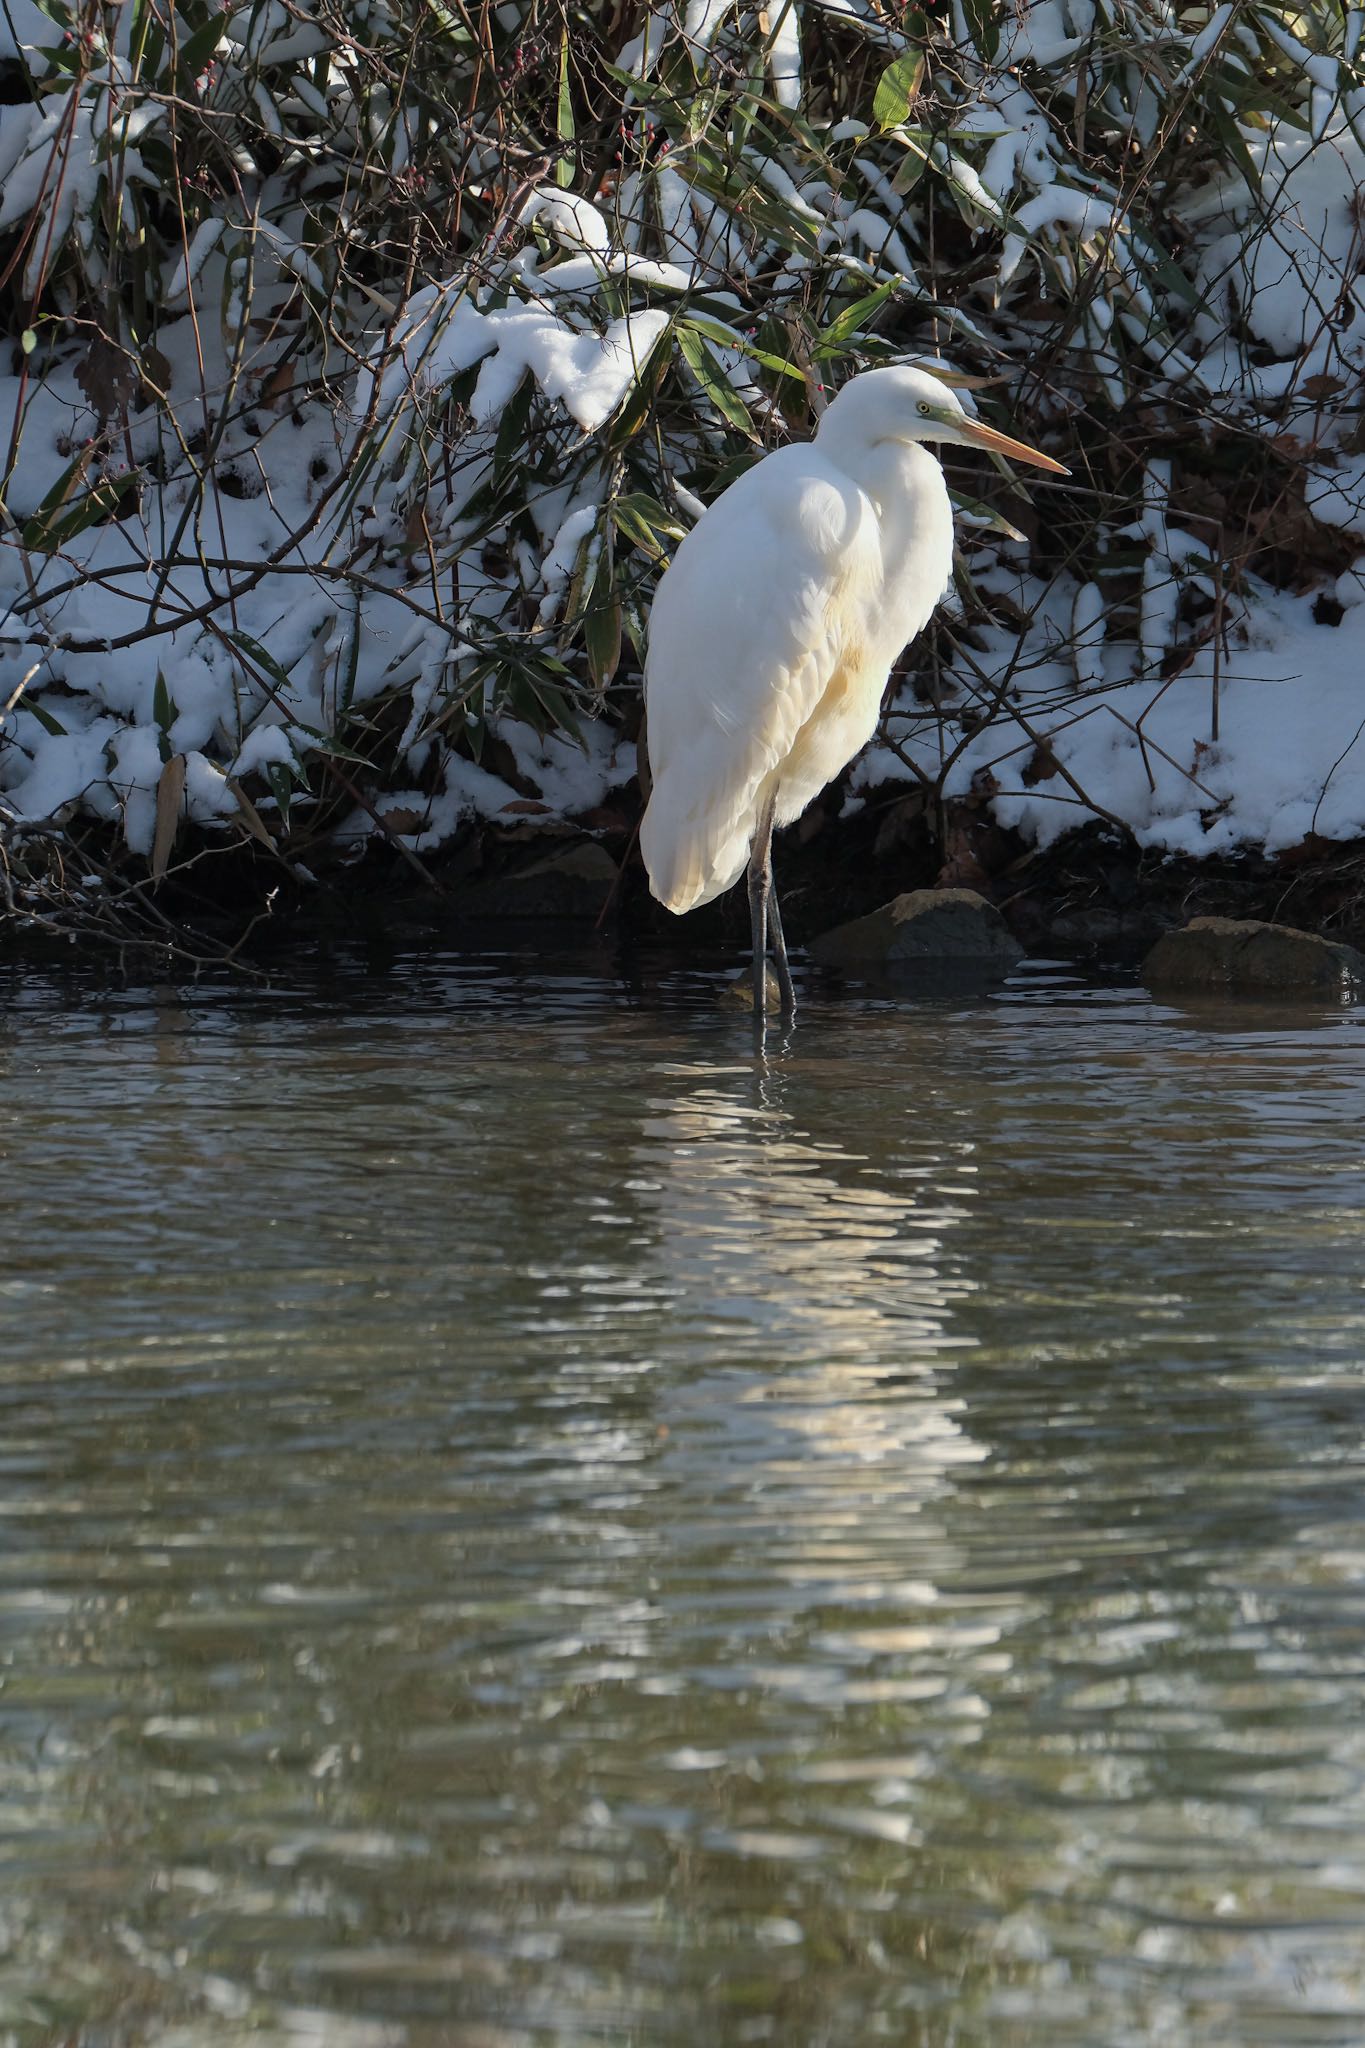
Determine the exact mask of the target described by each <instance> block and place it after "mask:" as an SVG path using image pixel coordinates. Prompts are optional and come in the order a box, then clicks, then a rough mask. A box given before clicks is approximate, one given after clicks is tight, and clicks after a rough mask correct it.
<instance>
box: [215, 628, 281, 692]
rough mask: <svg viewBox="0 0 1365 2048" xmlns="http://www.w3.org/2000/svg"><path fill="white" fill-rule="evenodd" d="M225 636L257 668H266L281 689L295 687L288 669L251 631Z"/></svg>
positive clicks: (266, 671) (273, 681)
mask: <svg viewBox="0 0 1365 2048" xmlns="http://www.w3.org/2000/svg"><path fill="white" fill-rule="evenodd" d="M223 637H224V638H225V639H226V640H228V641H229V642H230V643H231V645H232V646H234V647H235V648H236V649H237V651H238V653H239V654H244V655H245V656H246V658H247V660H248V661H250V662H252V663H253V664H254V665H255V666H256V667H257V668H261V669H264V670H265V673H266V674H267V675H268V676H269V678H270V680H271V682H272V683H275V684H277V685H278V686H279V688H280V689H282V690H290V689H292V688H293V684H292V683H291V682H290V679H289V671H288V669H287V668H281V666H280V664H279V662H278V661H276V659H275V657H274V655H273V654H272V653H271V652H270V650H269V648H267V647H262V645H261V643H260V641H259V640H253V639H252V637H251V635H250V633H243V632H241V631H237V632H231V633H226V634H224V636H223Z"/></svg>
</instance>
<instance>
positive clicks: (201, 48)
mask: <svg viewBox="0 0 1365 2048" xmlns="http://www.w3.org/2000/svg"><path fill="white" fill-rule="evenodd" d="M231 19H232V16H231V14H230V13H229V12H226V11H225V12H223V13H221V14H214V15H211V16H210V18H209V19H208V21H206V22H205V23H204V26H203V27H202V28H197V29H196V30H195V32H194V34H193V35H192V36H187V37H186V39H185V41H184V42H183V43H182V44H181V45H180V48H179V49H178V50H177V52H176V57H177V60H178V62H179V65H180V68H181V70H182V71H183V72H185V73H186V75H187V76H188V77H190V78H197V77H198V76H199V74H200V72H201V71H202V70H203V68H204V66H205V65H206V64H207V63H208V61H209V58H210V57H211V56H212V55H213V53H214V51H215V50H216V49H217V47H218V45H219V43H221V42H222V40H223V35H224V32H225V31H226V29H227V25H228V23H229V21H230V20H231Z"/></svg>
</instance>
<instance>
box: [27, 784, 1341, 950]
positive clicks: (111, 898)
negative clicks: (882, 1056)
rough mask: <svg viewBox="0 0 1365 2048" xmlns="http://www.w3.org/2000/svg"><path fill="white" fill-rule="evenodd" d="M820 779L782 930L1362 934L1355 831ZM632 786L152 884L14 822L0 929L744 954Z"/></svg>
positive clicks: (163, 944) (109, 848)
mask: <svg viewBox="0 0 1365 2048" xmlns="http://www.w3.org/2000/svg"><path fill="white" fill-rule="evenodd" d="M839 804H840V799H839V798H838V797H837V796H835V795H830V796H828V797H827V798H826V799H825V800H823V801H822V802H821V803H817V804H816V805H815V806H813V807H812V809H811V811H810V812H808V813H807V815H806V816H805V817H804V818H803V819H801V820H800V821H799V823H798V824H797V825H795V826H794V827H792V828H791V829H790V830H789V831H787V832H786V833H784V834H782V835H780V838H779V840H778V844H777V853H776V873H777V880H778V886H779V889H780V893H781V899H782V904H783V910H784V916H785V918H786V922H787V928H788V932H789V935H790V937H791V940H792V943H793V946H794V947H795V948H797V949H798V950H799V949H801V948H804V947H805V946H806V945H808V944H809V943H810V942H811V941H812V940H815V939H818V938H819V937H820V936H821V935H822V934H823V933H826V932H828V931H830V930H832V929H833V928H835V927H837V926H838V925H841V924H843V923H845V922H847V921H848V920H850V919H852V918H855V917H860V916H862V915H864V914H865V913H866V912H868V911H870V910H873V909H876V908H877V907H878V906H879V905H881V904H883V903H885V902H887V901H889V900H890V899H891V898H893V897H895V896H898V895H901V894H903V893H905V892H907V891H910V890H917V889H932V888H970V889H973V890H976V891H978V892H979V893H980V894H981V895H982V896H984V897H985V898H987V900H988V901H990V902H992V903H994V904H995V905H996V907H997V908H998V909H999V910H1000V912H1001V915H1002V916H1003V917H1004V919H1005V921H1006V923H1007V924H1008V926H1009V928H1010V930H1011V931H1012V932H1013V934H1014V936H1015V937H1016V938H1017V939H1018V941H1019V943H1020V944H1021V946H1022V947H1023V948H1024V950H1025V952H1026V953H1027V954H1029V955H1031V956H1033V957H1035V958H1050V959H1063V960H1072V961H1075V962H1077V963H1079V964H1085V965H1093V966H1100V967H1106V968H1108V967H1112V968H1116V969H1127V968H1132V967H1135V966H1137V965H1138V964H1139V963H1140V962H1141V960H1142V959H1143V958H1144V957H1145V955H1146V954H1147V952H1148V951H1149V950H1150V948H1151V947H1152V946H1153V945H1154V944H1155V943H1156V941H1157V939H1159V938H1160V937H1161V935H1162V933H1163V932H1166V931H1169V930H1171V929H1173V928H1176V927H1179V926H1181V925H1183V924H1185V923H1186V922H1187V921H1188V920H1189V919H1190V918H1192V917H1205V916H1222V917H1235V918H1260V919H1267V920H1271V921H1274V922H1277V923H1283V924H1289V925H1293V926H1296V927H1298V928H1300V929H1302V930H1305V931H1313V932H1320V933H1323V934H1324V935H1326V936H1328V937H1331V938H1334V939H1341V940H1345V941H1347V942H1348V943H1351V944H1354V945H1356V946H1360V947H1365V840H1353V841H1344V842H1341V841H1331V842H1329V841H1326V840H1322V841H1311V840H1310V841H1309V842H1306V843H1305V844H1302V845H1299V846H1296V847H1294V848H1293V849H1292V850H1290V851H1288V852H1282V853H1280V854H1278V855H1274V856H1271V855H1266V854H1264V853H1257V852H1250V851H1246V852H1242V853H1239V854H1237V855H1234V856H1226V855H1225V856H1222V857H1210V858H1207V859H1204V860H1197V859H1193V858H1191V857H1189V856H1183V855H1171V854H1161V853H1157V852H1154V851H1152V850H1151V849H1149V848H1143V847H1142V846H1140V845H1139V844H1138V843H1137V841H1136V840H1135V839H1134V838H1133V837H1132V836H1131V835H1126V834H1121V833H1118V832H1116V831H1114V830H1113V829H1112V828H1111V827H1109V826H1107V825H1104V824H1101V823H1098V822H1096V823H1094V824H1091V825H1089V826H1087V827H1084V828H1082V829H1081V830H1079V831H1077V832H1074V833H1071V834H1069V835H1068V836H1067V837H1065V838H1063V839H1059V840H1056V841H1054V842H1053V843H1052V844H1051V845H1049V846H1046V847H1038V846H1029V845H1027V844H1026V843H1025V842H1024V841H1023V840H1022V838H1021V837H1020V835H1019V834H1018V833H1016V832H1013V831H1010V830H1007V829H1005V828H1004V827H1002V826H1000V825H999V824H997V823H996V822H994V820H993V819H992V817H991V815H990V813H989V810H988V808H987V807H986V806H985V805H984V804H981V805H978V804H973V803H970V802H969V803H954V804H949V805H947V806H943V807H935V806H932V805H930V804H928V803H926V801H925V800H924V798H923V797H922V796H921V794H920V793H919V792H918V791H911V792H910V793H908V794H907V793H906V792H905V790H904V788H903V787H901V788H896V787H894V786H893V787H888V788H884V789H881V790H878V791H873V792H871V793H870V794H869V796H868V797H867V799H866V800H865V801H864V802H863V804H862V805H861V807H860V808H858V809H857V810H856V811H854V812H853V813H852V814H851V815H841V814H840V810H839ZM638 812H639V795H638V789H637V787H636V786H635V785H633V784H632V785H631V786H629V787H628V788H626V789H625V790H622V791H620V792H617V793H615V800H614V801H613V802H612V803H611V804H610V805H608V806H601V807H598V808H597V809H596V810H594V811H593V812H592V813H591V814H590V815H589V816H588V817H587V818H580V819H573V818H544V817H534V818H533V817H522V818H519V819H517V820H516V822H506V823H499V822H490V821H487V820H477V821H472V822H471V823H470V825H469V826H468V827H467V828H465V829H464V830H462V831H461V832H460V833H459V834H457V835H456V837H455V838H454V839H453V840H452V841H450V842H449V843H448V844H447V845H446V846H444V847H442V848H440V849H438V850H437V851H436V852H435V853H433V854H429V855H426V856H424V857H421V858H420V859H419V858H417V857H415V856H414V855H413V854H412V853H411V852H410V851H409V850H408V849H406V848H404V847H402V846H401V844H399V843H397V842H395V841H393V840H388V839H385V838H384V837H382V836H379V835H376V836H374V837H372V838H371V839H370V840H368V841H367V842H365V843H364V844H363V846H361V847H359V848H357V847H355V846H351V847H349V848H347V849H345V851H344V855H343V853H342V852H341V851H340V850H338V851H337V852H336V853H335V854H334V856H333V858H332V859H330V860H329V859H327V858H326V857H325V856H326V851H327V850H326V849H325V848H322V847H319V846H318V845H316V844H315V845H313V846H312V847H310V849H309V861H308V863H306V864H305V863H304V862H302V861H295V862H291V861H290V860H289V858H288V855H287V853H285V852H284V851H282V850H281V851H279V852H276V853H273V854H271V855H270V856H267V854H266V852H265V850H264V849H263V848H260V847H257V846H254V845H253V846H251V847H243V846H242V845H240V844H238V845H236V846H233V847H231V848H224V847H222V846H215V845H213V844H212V843H211V842H207V841H205V842H200V843H197V844H194V845H191V846H190V847H189V848H188V849H187V850H186V852H185V853H184V855H183V857H182V858H180V859H179V860H178V861H177V863H176V865H175V866H174V867H173V868H171V869H170V870H169V872H168V873H167V875H166V876H165V877H164V878H163V880H162V881H161V882H160V884H159V885H156V886H153V885H152V884H151V883H150V882H148V881H147V879H146V876H145V871H144V872H142V873H138V872H137V864H135V863H133V862H132V861H131V860H129V859H128V858H127V857H126V854H125V855H124V857H123V858H122V859H120V849H119V848H118V847H116V846H115V845H113V844H111V843H109V842H108V841H106V842H104V843H100V842H99V841H96V840H93V839H92V838H91V837H90V835H88V834H87V835H85V836H84V837H79V838H72V839H71V840H69V841H68V840H63V839H61V838H60V837H57V836H51V837H45V838H36V839H34V838H29V839H24V840H21V841H19V842H18V844H17V846H15V845H11V846H10V848H9V849H8V850H7V863H6V865H7V873H8V900H7V902H5V903H3V904H0V949H3V951H4V952H6V953H8V954H10V955H11V956H12V957H13V956H15V955H20V956H22V955H23V954H26V953H30V952H33V951H34V950H37V951H44V952H45V951H47V950H49V949H50V948H51V947H53V946H54V945H55V946H56V947H57V948H58V949H59V950H60V951H61V952H63V953H64V954H66V955H67V956H68V957H70V956H71V954H72V953H73V950H74V952H75V953H77V954H80V955H83V956H87V957H89V958H91V959H96V958H99V957H102V956H105V957H107V956H110V955H112V956H114V957H116V958H117V959H118V960H120V961H121V962H122V963H123V964H124V965H125V966H128V965H130V964H131V963H132V960H133V957H134V956H136V955H138V954H143V955H148V956H153V955H164V956H166V957H178V958H179V959H180V960H181V961H182V962H183V963H186V964H189V963H197V964H199V965H202V966H206V967H207V966H210V965H215V964H217V965H223V964H227V965H230V966H233V967H241V968H247V969H249V970H251V971H261V970H262V969H263V968H264V969H265V970H266V971H271V970H273V969H278V966H279V963H280V961H281V958H282V956H285V955H288V956H293V957H295V958H299V957H303V956H305V955H307V954H309V953H310V952H312V951H314V950H317V949H323V950H325V949H326V948H327V947H328V946H330V945H331V944H332V943H333V942H334V941H335V940H336V939H338V938H339V937H343V938H344V937H361V938H364V939H367V940H369V941H372V942H373V943H376V944H379V945H381V946H382V945H383V944H384V943H385V941H386V939H389V938H401V937H404V936H417V935H427V936H432V937H445V938H449V939H451V940H453V941H454V942H455V943H456V944H457V945H465V944H467V945H468V947H469V948H470V950H471V951H483V950H487V949H488V948H489V946H490V944H491V945H492V946H493V947H494V949H495V950H507V951H513V952H515V951H521V950H528V951H538V950H544V948H545V947H546V946H547V945H550V946H559V945H562V946H563V947H564V948H565V949H567V950H571V951H579V950H581V949H583V948H584V947H588V948H593V947H595V946H598V945H601V946H609V947H615V946H618V945H619V944H621V943H622V942H625V943H627V944H635V943H641V944H645V945H647V946H648V947H649V948H650V949H651V950H652V951H658V952H661V953H663V954H666V955H667V956H669V957H672V958H676V959H678V960H680V961H686V960H689V959H698V960H701V959H706V958H710V957H716V958H720V957H724V958H730V959H736V960H737V959H739V958H740V957H741V956H742V955H743V954H744V953H745V952H746V951H747V946H748V908H747V902H746V899H745V896H744V891H743V890H742V889H735V890H733V891H731V893H730V894H729V895H728V896H726V897H724V898H722V899H721V900H719V901H718V902H715V903H712V904H708V905H707V906H705V907H704V908H703V909H701V910H697V911H694V912H693V913H691V914H690V915H689V916H688V917H686V918H685V919H679V918H675V917H673V916H671V915H670V914H669V913H668V912H667V911H666V910H664V909H663V908H662V907H661V906H660V905H659V904H658V903H656V902H655V901H654V900H653V898H652V897H651V896H650V894H649V890H648V885H647V881H646V877H645V875H644V871H643V868H642V866H641V864H640V859H639V854H638V850H637V847H636V840H635V835H636V824H637V819H638Z"/></svg>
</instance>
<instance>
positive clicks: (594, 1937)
mask: <svg viewBox="0 0 1365 2048" xmlns="http://www.w3.org/2000/svg"><path fill="white" fill-rule="evenodd" d="M1361 1021H1362V1020H1361V1013H1359V1012H1357V1011H1356V1010H1353V1009H1349V1008H1347V1009H1326V1008H1317V1009H1314V1008H1309V1009H1299V1010H1297V1011H1293V1012H1273V1011H1262V1010H1248V1009H1236V1008H1225V1009H1222V1010H1218V1009H1212V1010H1204V1011H1193V1012H1187V1011H1181V1010H1177V1009H1173V1008H1165V1007H1160V1006H1157V1005H1154V1004H1153V1003H1152V1002H1151V1001H1150V1000H1149V999H1148V998H1147V997H1146V996H1144V995H1143V994H1141V993H1140V992H1139V991H1136V990H1133V989H1128V988H1120V989H1111V990H1105V989H1090V988H1086V987H1084V986H1082V985H1080V984H1079V983H1077V982H1076V981H1075V980H1074V979H1071V978H1069V977H1068V976H1067V975H1066V974H1065V973H1062V972H1060V971H1058V972H1051V973H1050V972H1047V971H1040V970H1036V969H1035V970H1033V971H1031V972H1030V971H1026V972H1025V973H1023V974H1021V975H1020V976H1018V977H1016V979H1015V981H1014V982H1013V983H1012V984H1011V985H1010V986H1009V987H1008V988H1007V989H1005V990H1004V991H1003V992H1001V993H999V994H997V995H996V996H994V997H991V998H982V999H970V1000H969V999H965V998H956V999H953V998H948V999H943V1000H939V1001H932V1002H918V1003H916V1002H907V1001H891V1000H880V999H874V998H871V997H867V998H862V997H859V996H857V995H856V994H850V995H846V996H844V997H843V998H840V999H837V1000H836V999H834V998H833V997H826V998H823V999H816V1000H814V1001H812V1002H810V1003H809V1004H808V1005H807V1007H806V1008H805V1010H804V1011H803V1014H802V1016H801V1018H800V1020H799V1024H798V1027H797V1029H796V1031H795V1032H794V1033H793V1034H792V1035H791V1037H790V1038H789V1039H788V1040H786V1041H784V1040H783V1039H782V1038H781V1037H780V1036H778V1035H773V1036H772V1037H771V1038H770V1042H769V1047H768V1052H767V1055H766V1057H765V1058H756V1057H755V1055H754V1051H753V1047H752V1043H751V1041H750V1037H749V1031H748V1026H747V1021H746V1019H745V1018H744V1016H743V1014H742V1012H740V1011H739V1010H738V1009H734V1010H731V1009H728V1008H726V1007H724V1006H723V1005H721V1004H718V1003H717V1002H716V1000H715V996H714V989H713V987H712V985H711V984H709V983H708V982H707V981H706V980H705V978H704V977H693V978H691V979H688V978H687V977H683V976H673V977H672V978H671V979H670V978H669V977H668V976H664V977H662V978H655V979H653V980H650V981H648V982H646V983H645V984H643V985H641V984H639V983H638V982H635V981H631V980H624V979H621V978H619V977H617V976H615V975H613V974H612V973H611V972H609V971H594V972H578V973H562V972H561V973H556V972H553V971H551V970H549V969H545V970H538V971H531V970H529V969H528V968H527V967H526V966H525V965H524V964H520V965H519V964H518V963H515V962H510V961H498V960H479V961H464V962H461V961H459V960H456V959H450V958H441V957H439V956H437V957H433V956H430V955H428V956H426V957H422V956H414V957H412V958H410V959H406V960H401V961H399V962H398V963H397V964H396V965H394V966H393V967H391V968H390V969H389V970H388V971H387V972H384V973H382V974H380V973H372V974H363V973H359V972H357V973H354V974H342V975H339V976H338V977H337V978H336V979H335V980H334V981H331V982H328V983H321V982H320V983H316V984H314V985H313V986H311V987H309V988H306V989H300V988H291V987H288V986H277V987H272V988H270V989H267V990H264V991H260V992H247V993H242V992H225V991H222V990H212V991H209V990H202V989H201V990H196V989H195V988H193V987H172V986H167V987H165V988H158V989H153V990H150V991H149V990H146V989H143V990H140V991H138V990H128V991H119V990H117V989H113V988H101V987H99V986H95V985H91V984H89V983H81V982H78V981H74V980H72V979H68V978H58V977H55V976H53V975H50V974H47V973H46V972H41V971H39V970H36V969H32V968H30V969H28V970H26V971H24V972H15V973H14V974H12V975H11V976H10V977H9V978H8V979H6V980H4V981H0V1158H2V1159H3V1173H4V1178H3V1197H2V1198H0V1199H2V1200H3V1211H4V1232H5V1250H6V1257H5V1261H4V1266H3V1271H2V1273H0V2041H3V2042H5V2043H7V2044H9V2043H12V2044H16V2048H36V2044H46V2043H54V2044H55V2043H57V2042H61V2043H64V2044H80V2048H96V2044H98V2048H122V2044H129V2048H132V2044H136V2048H143V2044H150V2048H208V2044H212V2048H219V2044H235V2043H237V2042H239V2041H240V2042H243V2043H245V2042H248V2041H250V2042H252V2043H259V2042H265V2043H268V2044H269V2043H276V2042H278V2043H279V2044H281V2048H284V2044H298V2043H305V2042H316V2043H321V2044H326V2048H390V2044H392V2048H409V2044H412V2048H437V2044H440V2048H523V2044H533V2048H540V2044H550V2043H564V2044H568V2043H574V2044H578V2043H594V2044H596V2043H602V2044H612V2048H616V2044H627V2043H631V2044H634V2043H649V2044H655V2043H657V2044H661V2048H672V2044H678V2048H697V2044H700V2043H706V2044H708V2048H710V2044H717V2048H729V2044H731V2043H735V2044H739V2043H746V2042H768V2041H771V2042H777V2043H784V2044H796V2043H800V2044H803V2048H804V2044H825V2043H828V2044H830V2048H853V2044H861V2043H863V2042H874V2041H879V2040H886V2041H891V2042H895V2043H903V2044H920V2043H923V2044H934V2048H938V2044H944V2048H946V2044H953V2048H1015V2044H1019V2048H1025V2044H1027V2048H1033V2044H1047V2048H1052V2044H1058V2043H1067V2044H1070V2043H1075V2044H1084V2048H1099V2044H1104V2048H1122V2044H1128V2043H1132V2044H1144V2048H1145V2044H1149V2043H1158V2044H1186V2043H1188V2044H1199V2048H1208V2044H1211V2043H1217V2044H1219V2048H1229V2044H1239V2043H1248V2044H1252V2043H1256V2044H1259V2043H1265V2044H1272V2048H1293V2044H1298V2043H1310V2044H1326V2043H1341V2044H1352V2048H1358V2044H1359V2043H1360V2041H1361V2040H1362V2039H1363V2038H1365V1577H1363V1571H1365V1486H1363V1484H1362V1482H1363V1481H1365V1381H1363V1380H1362V1354H1363V1353H1365V1136H1363V1135H1362V1132H1363V1130H1365V1037H1362V1031H1361Z"/></svg>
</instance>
